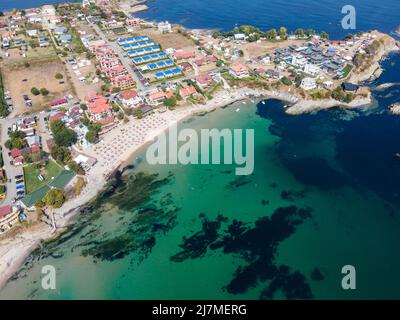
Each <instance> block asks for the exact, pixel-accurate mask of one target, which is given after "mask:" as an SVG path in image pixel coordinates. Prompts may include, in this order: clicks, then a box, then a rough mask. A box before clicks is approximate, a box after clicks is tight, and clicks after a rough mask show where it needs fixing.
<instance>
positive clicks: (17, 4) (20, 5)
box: [0, 0, 79, 11]
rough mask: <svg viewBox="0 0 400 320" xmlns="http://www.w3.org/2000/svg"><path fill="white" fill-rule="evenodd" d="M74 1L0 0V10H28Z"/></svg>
mask: <svg viewBox="0 0 400 320" xmlns="http://www.w3.org/2000/svg"><path fill="white" fill-rule="evenodd" d="M78 1H79V0H75V1H66V0H1V1H0V10H2V11H6V10H12V9H14V8H16V9H28V8H36V7H40V6H42V5H44V4H55V3H62V2H78Z"/></svg>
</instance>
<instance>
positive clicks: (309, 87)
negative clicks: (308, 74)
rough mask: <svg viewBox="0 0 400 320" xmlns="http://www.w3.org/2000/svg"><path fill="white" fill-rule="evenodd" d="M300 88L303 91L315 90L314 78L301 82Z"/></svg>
mask: <svg viewBox="0 0 400 320" xmlns="http://www.w3.org/2000/svg"><path fill="white" fill-rule="evenodd" d="M301 87H302V88H303V89H304V90H312V89H315V88H316V87H317V82H316V81H315V79H314V78H304V79H303V80H302V81H301Z"/></svg>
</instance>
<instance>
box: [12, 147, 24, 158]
mask: <svg viewBox="0 0 400 320" xmlns="http://www.w3.org/2000/svg"><path fill="white" fill-rule="evenodd" d="M20 156H22V151H21V150H18V149H13V150H11V157H13V158H16V157H20Z"/></svg>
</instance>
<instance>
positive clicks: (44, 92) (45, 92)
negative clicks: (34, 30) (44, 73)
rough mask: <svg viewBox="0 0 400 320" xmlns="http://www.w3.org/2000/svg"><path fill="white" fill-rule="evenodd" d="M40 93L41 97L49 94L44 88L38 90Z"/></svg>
mask: <svg viewBox="0 0 400 320" xmlns="http://www.w3.org/2000/svg"><path fill="white" fill-rule="evenodd" d="M40 93H41V94H42V96H47V95H48V94H49V93H50V92H49V90H47V89H46V88H42V89H40Z"/></svg>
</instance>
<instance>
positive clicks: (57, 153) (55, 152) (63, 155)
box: [51, 145, 71, 164]
mask: <svg viewBox="0 0 400 320" xmlns="http://www.w3.org/2000/svg"><path fill="white" fill-rule="evenodd" d="M51 156H52V157H53V159H54V160H56V161H57V162H59V163H61V164H66V163H67V162H68V161H70V160H71V155H70V153H69V150H68V148H66V147H63V146H57V145H55V146H53V147H52V148H51Z"/></svg>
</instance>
